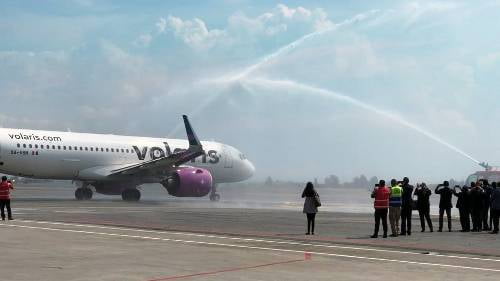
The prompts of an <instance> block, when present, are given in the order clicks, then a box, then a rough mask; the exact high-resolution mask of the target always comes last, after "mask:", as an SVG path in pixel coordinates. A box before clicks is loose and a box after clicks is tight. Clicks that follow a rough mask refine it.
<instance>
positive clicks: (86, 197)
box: [83, 187, 93, 200]
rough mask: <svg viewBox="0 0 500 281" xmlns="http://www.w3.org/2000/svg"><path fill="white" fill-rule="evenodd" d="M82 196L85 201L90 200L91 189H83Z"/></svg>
mask: <svg viewBox="0 0 500 281" xmlns="http://www.w3.org/2000/svg"><path fill="white" fill-rule="evenodd" d="M83 194H84V198H85V200H90V199H92V195H93V192H92V189H90V188H88V187H87V188H84V189H83Z"/></svg>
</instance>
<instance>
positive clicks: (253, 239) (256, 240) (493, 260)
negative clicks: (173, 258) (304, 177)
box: [18, 220, 500, 262]
mask: <svg viewBox="0 0 500 281" xmlns="http://www.w3.org/2000/svg"><path fill="white" fill-rule="evenodd" d="M18 221H19V222H27V223H37V224H51V225H63V226H73V227H84V228H97V229H107V230H120V231H135V232H140V233H152V234H166V235H181V236H191V237H200V238H214V239H222V240H224V239H225V240H233V241H243V242H257V243H266V244H281V245H291V246H303V247H315V248H330V249H344V250H356V251H370V252H381V253H393V254H409V255H422V252H412V251H398V250H387V249H377V248H369V247H354V246H339V245H326V244H313V243H303V242H292V241H283V240H268V239H256V238H241V237H232V236H221V235H211V234H198V233H189V232H177V231H174V232H169V231H156V230H145V229H135V228H126V227H112V226H102V225H90V224H75V223H64V222H49V221H33V220H18ZM430 256H433V257H442V258H450V259H466V260H477V261H491V262H500V260H499V259H493V258H480V257H470V256H459V255H442V254H431V255H430Z"/></svg>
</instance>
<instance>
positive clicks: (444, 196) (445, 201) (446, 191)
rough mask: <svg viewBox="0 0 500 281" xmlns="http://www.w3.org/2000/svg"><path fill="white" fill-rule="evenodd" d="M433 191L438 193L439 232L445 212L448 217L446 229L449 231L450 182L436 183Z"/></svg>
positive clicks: (451, 192)
mask: <svg viewBox="0 0 500 281" xmlns="http://www.w3.org/2000/svg"><path fill="white" fill-rule="evenodd" d="M434 193H436V194H439V195H440V196H441V197H440V198H439V230H438V231H439V232H442V231H443V215H444V212H446V217H447V219H448V231H449V232H451V208H452V207H453V204H452V202H451V198H452V197H453V190H451V188H450V183H449V182H448V181H444V182H443V183H442V184H438V186H436V189H435V190H434Z"/></svg>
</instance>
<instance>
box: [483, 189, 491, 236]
mask: <svg viewBox="0 0 500 281" xmlns="http://www.w3.org/2000/svg"><path fill="white" fill-rule="evenodd" d="M483 191H484V193H483V209H482V211H481V222H482V226H483V231H487V230H491V229H490V226H488V214H489V212H490V196H491V191H492V188H491V186H490V185H489V184H488V181H487V180H484V181H483Z"/></svg>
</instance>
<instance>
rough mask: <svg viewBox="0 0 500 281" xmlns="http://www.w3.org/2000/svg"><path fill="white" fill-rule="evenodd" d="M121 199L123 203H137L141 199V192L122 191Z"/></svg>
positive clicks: (132, 190)
mask: <svg viewBox="0 0 500 281" xmlns="http://www.w3.org/2000/svg"><path fill="white" fill-rule="evenodd" d="M122 199H123V201H129V202H137V201H139V200H140V199H141V192H140V191H139V190H137V189H124V190H123V191H122Z"/></svg>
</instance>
